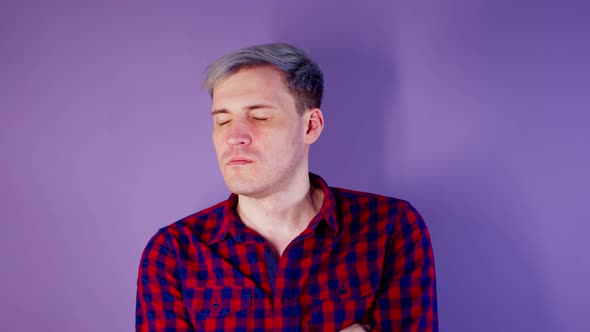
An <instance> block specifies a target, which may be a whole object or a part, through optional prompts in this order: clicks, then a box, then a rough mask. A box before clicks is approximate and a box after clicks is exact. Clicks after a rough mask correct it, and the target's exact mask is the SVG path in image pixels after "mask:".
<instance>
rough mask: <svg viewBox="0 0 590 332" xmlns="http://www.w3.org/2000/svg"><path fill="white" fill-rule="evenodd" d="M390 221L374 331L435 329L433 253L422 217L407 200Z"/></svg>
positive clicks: (426, 330) (419, 331) (436, 321)
mask: <svg viewBox="0 0 590 332" xmlns="http://www.w3.org/2000/svg"><path fill="white" fill-rule="evenodd" d="M399 211H400V212H401V213H399V214H397V216H396V217H395V220H394V222H393V224H392V232H391V233H390V234H389V238H388V240H387V248H386V254H385V262H384V270H383V274H382V276H383V280H382V282H381V290H380V292H379V295H378V296H377V300H376V304H375V309H374V311H373V318H374V322H373V323H374V324H373V329H372V330H373V331H398V332H436V331H438V315H437V300H436V278H435V271H434V255H433V251H432V245H431V241H430V234H429V232H428V229H427V228H426V224H425V223H424V220H423V219H422V217H421V216H420V214H419V213H418V211H416V210H415V209H414V207H412V206H411V205H410V204H409V203H407V202H403V203H402V205H401V206H400V210H399Z"/></svg>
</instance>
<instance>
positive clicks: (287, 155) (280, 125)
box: [205, 44, 323, 198]
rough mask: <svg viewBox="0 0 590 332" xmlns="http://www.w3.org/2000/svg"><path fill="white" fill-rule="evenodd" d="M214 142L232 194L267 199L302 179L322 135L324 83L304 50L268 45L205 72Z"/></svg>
mask: <svg viewBox="0 0 590 332" xmlns="http://www.w3.org/2000/svg"><path fill="white" fill-rule="evenodd" d="M205 85H206V87H207V88H208V89H209V92H210V93H211V97H212V104H213V105H212V115H213V123H214V124H213V143H214V145H215V151H216V153H217V159H218V162H219V167H220V169H221V172H222V174H223V177H224V179H225V182H226V184H227V185H228V187H229V189H230V190H231V191H232V192H234V193H237V194H241V195H246V196H251V197H258V198H261V197H266V196H269V195H271V194H273V193H277V192H279V191H283V190H287V188H289V187H290V186H292V185H293V182H294V181H299V180H302V179H304V178H305V179H307V171H308V154H309V145H310V144H312V143H313V142H315V141H316V140H317V138H318V137H319V135H320V133H321V131H322V129H323V115H322V112H321V111H320V109H319V107H320V105H321V97H322V92H323V77H322V72H321V70H320V69H319V67H318V66H317V65H316V64H315V63H313V62H312V61H311V59H310V58H309V57H308V56H307V55H306V54H305V53H304V52H303V51H301V50H299V49H297V48H295V47H293V46H290V45H287V44H268V45H259V46H254V47H249V48H245V49H241V50H238V51H235V52H232V53H230V54H227V55H225V56H223V57H222V58H220V59H219V60H218V61H216V62H215V63H214V64H212V65H211V66H209V71H208V75H207V80H206V82H205Z"/></svg>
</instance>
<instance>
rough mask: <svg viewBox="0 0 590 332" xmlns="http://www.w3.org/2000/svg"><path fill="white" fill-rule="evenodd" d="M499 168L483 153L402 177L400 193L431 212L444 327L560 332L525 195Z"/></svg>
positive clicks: (483, 331) (485, 331) (488, 331)
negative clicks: (528, 224)
mask: <svg viewBox="0 0 590 332" xmlns="http://www.w3.org/2000/svg"><path fill="white" fill-rule="evenodd" d="M500 165H501V163H500V160H499V159H498V160H495V161H493V160H490V159H489V158H487V157H480V158H472V159H467V158H463V159H456V160H455V161H454V163H453V164H452V165H447V167H438V168H437V167H433V168H432V171H431V172H430V173H425V172H422V174H416V176H415V178H412V179H407V180H408V181H411V182H412V183H411V185H410V186H409V187H407V189H408V190H405V192H406V193H407V194H408V195H409V196H410V197H412V200H413V201H415V202H419V204H417V205H419V206H418V208H419V209H422V210H424V211H428V214H427V215H424V218H425V219H426V221H427V223H428V224H429V228H430V231H431V233H432V234H433V236H432V238H433V246H434V250H435V257H436V258H435V259H436V269H437V271H436V273H437V283H438V285H437V286H438V304H439V318H440V324H441V328H442V329H443V330H448V331H481V332H493V331H494V332H495V331H557V330H559V329H558V328H557V322H556V321H555V319H556V317H555V316H554V313H553V312H552V310H551V304H550V302H549V298H548V296H547V294H546V292H545V287H544V285H545V282H544V281H543V280H542V279H541V274H540V272H539V271H538V270H537V268H538V267H537V268H536V267H535V266H534V265H533V262H532V260H533V257H534V253H532V252H531V246H530V244H529V243H527V236H526V232H527V229H524V227H523V224H524V223H523V222H522V221H523V220H528V219H529V218H530V216H528V215H527V211H526V204H524V202H525V200H524V198H525V197H524V196H523V193H522V191H521V190H519V186H518V178H516V177H513V176H511V172H510V170H508V169H506V168H502V166H500ZM412 188H413V189H412ZM425 188H428V189H427V190H425Z"/></svg>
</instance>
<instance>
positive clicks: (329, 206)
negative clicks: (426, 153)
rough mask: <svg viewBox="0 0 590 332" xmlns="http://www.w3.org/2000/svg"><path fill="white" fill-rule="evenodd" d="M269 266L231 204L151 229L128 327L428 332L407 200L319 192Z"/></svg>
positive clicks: (419, 250) (263, 246)
mask: <svg viewBox="0 0 590 332" xmlns="http://www.w3.org/2000/svg"><path fill="white" fill-rule="evenodd" d="M310 180H311V182H312V185H314V186H316V187H319V188H321V189H322V190H323V192H324V201H323V205H322V207H321V210H320V212H319V213H318V214H317V215H316V216H315V217H314V218H313V219H312V220H311V222H310V223H309V226H308V227H307V228H306V229H305V231H303V232H302V233H301V234H300V235H299V236H298V237H297V238H295V239H294V240H293V241H292V242H291V243H290V244H289V246H288V247H287V248H286V249H285V251H284V253H283V254H282V256H281V257H280V258H279V259H278V261H277V265H276V267H275V268H274V269H273V268H271V269H270V270H275V272H276V274H275V275H274V276H275V279H274V289H273V287H271V279H272V277H273V274H272V271H271V273H270V274H269V267H268V264H267V259H266V258H265V257H266V256H265V255H267V253H268V244H267V242H266V241H265V240H264V239H263V238H262V237H261V236H260V235H258V234H257V233H256V232H254V231H252V230H251V229H249V228H247V227H246V226H245V225H244V224H243V223H242V221H241V220H240V218H239V217H238V215H237V213H236V209H235V208H236V204H237V196H236V195H234V194H232V195H231V196H230V197H229V199H228V200H226V201H223V202H221V203H219V204H217V205H215V206H213V207H211V208H208V209H206V210H203V211H201V212H198V213H196V214H193V215H190V216H188V217H186V218H183V219H181V220H179V221H178V222H176V223H174V224H171V225H169V226H167V227H164V228H162V229H160V230H159V231H158V232H157V233H156V235H154V236H153V237H152V239H151V240H150V241H149V243H148V244H147V246H146V248H145V250H144V252H143V255H142V258H141V263H140V267H139V277H138V282H137V308H136V310H137V311H136V329H137V331H260V332H263V331H338V330H340V329H343V328H345V327H347V326H349V325H352V324H354V323H362V324H367V325H368V326H370V327H371V330H374V331H408V332H409V331H438V318H437V299H436V281H435V272H434V257H433V252H432V246H431V242H430V235H429V233H428V230H427V228H426V225H425V223H424V221H423V219H422V218H421V216H420V214H419V213H418V212H417V211H416V210H415V209H414V208H413V207H412V206H411V205H410V204H409V203H408V202H406V201H403V200H399V199H395V198H390V197H385V196H379V195H375V194H369V193H362V192H356V191H350V190H345V189H338V188H332V187H328V186H327V184H326V183H325V182H324V180H322V179H321V178H320V177H319V176H317V175H314V174H310Z"/></svg>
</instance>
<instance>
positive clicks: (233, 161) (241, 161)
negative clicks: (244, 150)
mask: <svg viewBox="0 0 590 332" xmlns="http://www.w3.org/2000/svg"><path fill="white" fill-rule="evenodd" d="M250 163H252V160H250V159H246V158H232V159H231V160H230V161H228V162H227V165H228V166H239V165H247V164H250Z"/></svg>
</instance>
